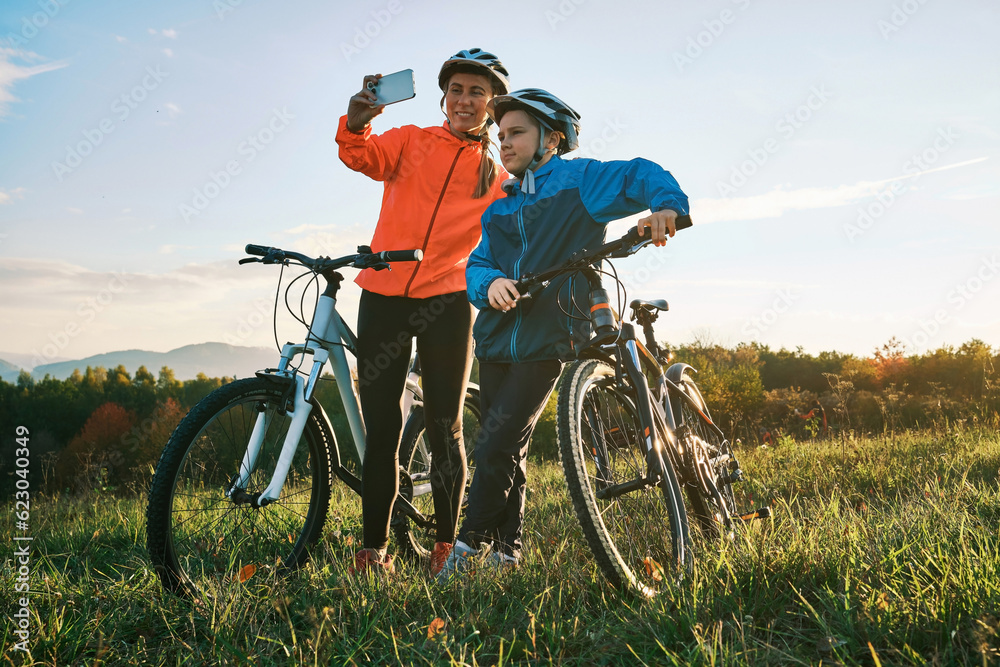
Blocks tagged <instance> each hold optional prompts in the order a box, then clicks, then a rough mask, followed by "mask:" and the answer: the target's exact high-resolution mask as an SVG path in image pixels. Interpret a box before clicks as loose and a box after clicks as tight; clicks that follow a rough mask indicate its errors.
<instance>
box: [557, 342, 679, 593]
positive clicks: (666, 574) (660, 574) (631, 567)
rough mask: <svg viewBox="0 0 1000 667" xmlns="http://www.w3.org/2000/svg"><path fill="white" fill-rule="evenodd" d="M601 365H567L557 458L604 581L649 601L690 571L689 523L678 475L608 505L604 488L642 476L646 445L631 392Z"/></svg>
mask: <svg viewBox="0 0 1000 667" xmlns="http://www.w3.org/2000/svg"><path fill="white" fill-rule="evenodd" d="M615 383H616V378H615V371H614V369H613V368H611V367H610V366H608V365H607V364H606V363H604V362H603V361H599V360H596V359H585V360H581V361H576V362H573V363H572V364H570V365H568V366H567V367H566V369H565V370H564V371H563V375H562V380H561V381H560V386H559V403H558V412H557V423H558V439H559V452H560V456H561V459H562V465H563V469H564V472H565V474H566V481H567V486H568V487H569V495H570V498H571V500H572V502H573V507H574V509H575V511H576V516H577V519H578V520H579V522H580V527H581V528H582V529H583V534H584V537H585V538H586V541H587V544H588V545H589V546H590V550H591V551H592V552H593V554H594V557H595V558H596V560H597V563H598V565H599V567H600V569H601V571H602V572H603V573H604V575H605V577H607V579H608V581H609V582H610V583H611V584H613V585H614V586H616V587H617V588H619V589H622V590H630V589H631V590H635V591H637V592H639V593H641V594H643V595H646V596H653V595H655V594H657V593H658V592H660V591H662V590H664V589H665V588H666V587H667V586H668V585H670V583H671V581H672V580H674V579H675V575H682V574H683V569H684V568H685V567H688V568H689V567H690V564H691V559H690V557H689V556H688V554H687V544H688V523H687V514H686V513H685V509H684V500H683V496H682V495H681V490H680V486H679V484H678V482H677V476H676V474H675V473H674V470H673V468H672V466H671V464H670V462H669V460H668V461H665V462H663V463H662V464H661V466H662V469H663V471H664V474H663V479H662V480H661V482H660V484H658V485H657V486H656V487H650V486H646V487H644V488H638V489H636V490H634V491H631V492H628V493H625V494H622V495H620V496H617V497H616V498H613V499H610V500H603V499H600V498H598V495H597V493H598V492H599V491H600V490H601V489H603V488H606V487H609V486H613V485H615V484H621V483H623V482H627V481H632V480H637V479H639V478H643V477H646V471H647V463H646V446H645V441H644V438H643V437H642V435H641V433H642V430H641V427H640V420H639V413H638V410H637V409H636V407H635V400H636V399H635V394H634V391H629V390H628V389H627V388H626V391H622V390H621V389H619V388H618V387H616V384H615Z"/></svg>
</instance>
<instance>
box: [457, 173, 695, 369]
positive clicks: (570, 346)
mask: <svg viewBox="0 0 1000 667" xmlns="http://www.w3.org/2000/svg"><path fill="white" fill-rule="evenodd" d="M646 209H650V210H652V211H662V210H665V209H671V210H674V211H676V212H677V213H678V214H679V215H681V214H686V213H687V212H688V201H687V195H685V194H684V193H683V192H682V191H681V189H680V186H679V185H677V181H676V180H674V177H673V176H671V175H670V172H668V171H665V170H664V169H662V168H661V167H660V166H659V165H657V164H655V163H653V162H650V161H649V160H644V159H641V158H640V159H635V160H629V161H614V162H599V161H597V160H591V159H584V158H578V159H575V160H562V159H560V158H559V157H557V156H554V157H552V158H551V159H550V160H549V161H548V162H546V163H545V165H543V166H542V167H541V168H540V169H539V170H538V171H537V172H536V173H535V194H533V195H528V194H525V193H524V192H522V191H521V188H520V186H519V185H518V184H516V183H514V184H513V186H512V187H509V189H508V195H507V197H505V198H503V199H498V200H497V201H495V202H493V203H492V204H491V205H490V207H489V208H487V209H486V212H485V213H483V220H482V222H483V236H482V240H481V241H480V242H479V245H478V246H477V247H476V249H475V250H473V251H472V255H471V256H470V257H469V262H468V264H467V266H466V269H465V277H466V284H467V289H468V293H469V301H471V302H472V304H473V305H475V306H476V307H477V308H479V309H480V312H479V316H478V317H477V318H476V324H475V326H474V328H473V333H474V336H475V339H476V356H477V357H478V358H479V360H480V361H498V362H521V361H542V360H547V359H563V360H565V359H572V358H574V357H575V356H576V352H577V350H579V349H581V347H582V346H583V345H584V344H586V342H587V341H588V339H589V338H590V322H589V321H586V320H584V319H581V318H582V317H584V316H585V314H587V311H588V310H589V301H588V286H587V281H586V279H584V278H582V277H580V276H575V277H574V276H570V277H568V278H566V279H565V280H563V279H556V280H555V281H553V283H552V284H551V285H549V286H548V287H547V288H546V289H545V290H543V291H542V292H541V293H540V294H539V295H538V296H537V297H536V298H534V299H530V300H527V301H521V302H519V303H518V304H517V307H516V308H514V309H512V310H510V311H508V312H502V311H498V310H494V309H492V308H490V303H489V297H488V292H489V287H490V283H492V282H493V281H494V280H496V279H497V278H500V277H507V278H512V279H516V278H518V277H520V276H522V275H524V274H525V273H527V272H537V271H544V270H545V269H549V268H553V267H554V266H556V265H557V264H560V263H561V262H564V261H566V260H567V259H569V257H570V256H571V255H572V254H573V253H575V252H577V251H578V250H581V249H583V248H588V249H593V248H596V247H598V246H599V245H601V244H603V243H604V232H605V228H606V226H607V224H608V223H609V222H611V221H612V220H617V219H619V218H624V217H626V216H628V215H632V214H634V213H640V212H642V211H645V210H646ZM574 300H575V303H576V304H577V306H578V307H574V306H573V305H572V304H573V302H574ZM560 306H561V308H560ZM581 309H583V312H581ZM564 311H565V312H564Z"/></svg>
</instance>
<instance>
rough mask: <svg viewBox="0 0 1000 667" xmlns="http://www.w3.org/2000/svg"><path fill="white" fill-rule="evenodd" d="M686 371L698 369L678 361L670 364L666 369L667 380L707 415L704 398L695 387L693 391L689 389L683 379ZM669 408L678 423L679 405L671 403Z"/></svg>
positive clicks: (679, 417) (692, 371)
mask: <svg viewBox="0 0 1000 667" xmlns="http://www.w3.org/2000/svg"><path fill="white" fill-rule="evenodd" d="M688 371H691V374H692V375H693V374H695V373H697V372H698V369H697V368H695V367H694V366H690V365H688V364H684V363H680V362H678V363H676V364H673V365H671V366H670V368H668V369H667V373H666V377H667V379H668V380H670V381H671V382H673V383H674V384H675V385H677V387H678V388H679V389H680V390H681V391H683V392H684V394H685V395H686V396H688V397H689V398H690V399H691V400H693V401H694V402H695V403H696V404H697V406H698V409H699V410H701V411H702V412H704V413H705V414H706V415H708V406H707V405H705V399H704V398H703V397H702V395H701V392H700V391H698V388H697V387H695V388H694V391H691V390H690V389H689V388H688V383H687V382H685V381H684V380H685V377H684V376H685V374H686V373H687V372H688ZM671 408H672V410H673V413H674V422H675V423H677V424H679V423H680V419H681V408H680V406H679V405H673V404H671Z"/></svg>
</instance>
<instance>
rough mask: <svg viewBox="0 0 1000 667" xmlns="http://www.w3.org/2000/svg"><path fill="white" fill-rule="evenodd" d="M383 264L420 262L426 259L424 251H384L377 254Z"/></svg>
mask: <svg viewBox="0 0 1000 667" xmlns="http://www.w3.org/2000/svg"><path fill="white" fill-rule="evenodd" d="M375 254H376V255H378V257H379V259H381V260H382V261H383V262H419V261H421V260H422V259H423V258H424V251H423V250H420V249H419V248H418V249H416V250H383V251H382V252H377V253H375Z"/></svg>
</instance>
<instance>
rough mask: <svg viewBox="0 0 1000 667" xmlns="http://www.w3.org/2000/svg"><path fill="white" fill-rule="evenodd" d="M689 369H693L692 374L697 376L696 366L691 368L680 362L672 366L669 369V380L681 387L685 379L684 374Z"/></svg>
mask: <svg viewBox="0 0 1000 667" xmlns="http://www.w3.org/2000/svg"><path fill="white" fill-rule="evenodd" d="M689 368H690V369H691V372H692V373H695V374H697V373H698V369H696V368H695V367H694V366H690V365H688V364H683V363H680V362H678V363H676V364H672V365H671V366H670V368H668V369H667V379H668V380H670V381H671V382H673V383H674V384H676V385H678V386H679V385H680V383H681V381H682V380H683V379H684V372H685V371H686V370H688V369H689Z"/></svg>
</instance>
